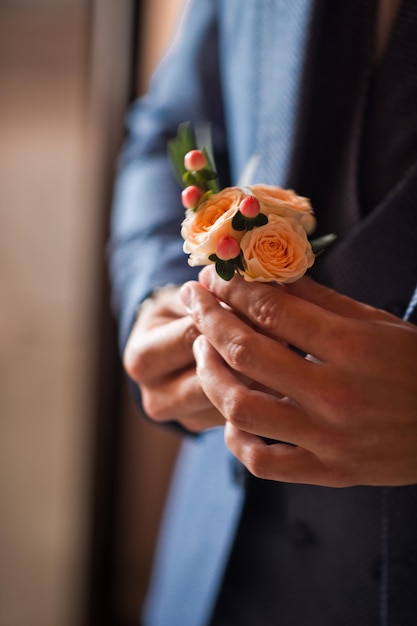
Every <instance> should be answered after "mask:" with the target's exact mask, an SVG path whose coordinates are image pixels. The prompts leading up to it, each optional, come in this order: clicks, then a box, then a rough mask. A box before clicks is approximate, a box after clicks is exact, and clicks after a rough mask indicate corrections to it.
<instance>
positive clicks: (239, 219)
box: [232, 211, 246, 230]
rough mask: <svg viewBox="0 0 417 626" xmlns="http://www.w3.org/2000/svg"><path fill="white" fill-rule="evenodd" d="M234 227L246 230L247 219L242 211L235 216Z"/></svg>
mask: <svg viewBox="0 0 417 626" xmlns="http://www.w3.org/2000/svg"><path fill="white" fill-rule="evenodd" d="M232 228H234V229H235V230H246V219H245V217H244V216H243V215H242V213H241V212H240V211H238V212H237V213H235V215H234V216H233V219H232Z"/></svg>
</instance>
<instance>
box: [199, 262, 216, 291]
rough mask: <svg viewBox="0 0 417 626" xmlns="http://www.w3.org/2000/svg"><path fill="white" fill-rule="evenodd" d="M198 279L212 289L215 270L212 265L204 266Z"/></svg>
mask: <svg viewBox="0 0 417 626" xmlns="http://www.w3.org/2000/svg"><path fill="white" fill-rule="evenodd" d="M198 280H199V281H200V283H201V284H202V285H203V287H205V288H206V289H210V287H211V285H212V283H213V272H212V267H210V266H209V265H207V266H206V267H204V268H203V269H202V270H201V272H200V273H199V275H198Z"/></svg>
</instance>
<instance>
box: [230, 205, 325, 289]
mask: <svg viewBox="0 0 417 626" xmlns="http://www.w3.org/2000/svg"><path fill="white" fill-rule="evenodd" d="M268 218H269V219H268V223H267V224H265V226H260V227H258V228H254V229H253V230H250V231H248V232H247V233H246V234H245V235H244V236H243V238H242V240H241V242H240V245H241V248H242V251H243V257H244V261H245V268H246V271H245V274H244V278H245V279H246V280H248V281H254V280H257V281H260V282H272V281H277V282H280V283H292V282H295V281H296V280H298V279H299V278H301V276H303V274H305V272H306V271H307V269H308V268H309V267H311V266H312V265H313V263H314V253H313V251H312V249H311V246H310V243H309V241H308V239H307V236H306V232H305V230H304V228H303V226H302V225H301V224H300V223H299V221H298V220H296V219H293V218H292V217H282V216H280V215H275V214H274V213H270V214H269V216H268Z"/></svg>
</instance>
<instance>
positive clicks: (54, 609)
mask: <svg viewBox="0 0 417 626" xmlns="http://www.w3.org/2000/svg"><path fill="white" fill-rule="evenodd" d="M182 4H183V0H0V287H1V289H0V626H38V625H39V626H41V625H42V626H95V625H96V624H97V625H100V626H107V625H108V626H130V625H133V624H138V623H139V621H138V615H139V611H140V606H141V603H142V600H143V596H144V593H145V591H146V586H147V583H148V577H149V566H150V561H151V558H152V552H153V549H154V542H155V535H156V530H157V527H158V523H159V519H160V512H161V507H162V504H163V500H164V497H165V493H166V487H167V480H168V478H169V475H170V472H171V469H172V463H173V461H174V459H175V455H176V452H177V447H178V441H177V438H176V436H175V435H173V434H170V433H166V432H165V431H164V430H163V429H160V428H158V427H156V426H153V425H151V424H149V423H147V422H146V421H145V420H143V419H142V418H141V417H140V416H139V415H138V412H137V410H136V409H135V408H134V407H133V406H132V403H131V401H130V398H129V395H128V393H127V392H126V387H125V383H124V379H123V375H122V371H121V367H120V361H119V357H118V354H117V347H116V325H115V322H114V320H113V318H112V315H111V312H110V310H109V286H108V279H107V266H106V255H105V244H106V240H107V233H108V218H109V209H110V204H111V196H112V186H113V180H114V174H115V166H116V158H117V153H118V151H119V149H120V145H121V141H122V139H123V134H124V126H123V118H124V113H125V110H126V107H127V105H128V103H129V101H131V100H132V98H134V97H136V96H137V95H138V94H140V93H141V92H143V91H144V90H145V89H146V85H147V82H148V79H149V75H150V72H151V71H152V68H153V67H154V65H155V63H156V62H157V60H158V58H159V57H160V55H161V53H162V51H163V49H164V48H165V46H166V44H167V42H168V41H169V39H170V37H171V35H172V32H173V29H174V28H175V26H176V23H177V21H178V16H179V11H180V10H181V8H182Z"/></svg>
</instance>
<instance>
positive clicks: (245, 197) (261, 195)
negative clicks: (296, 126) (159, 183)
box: [168, 123, 335, 283]
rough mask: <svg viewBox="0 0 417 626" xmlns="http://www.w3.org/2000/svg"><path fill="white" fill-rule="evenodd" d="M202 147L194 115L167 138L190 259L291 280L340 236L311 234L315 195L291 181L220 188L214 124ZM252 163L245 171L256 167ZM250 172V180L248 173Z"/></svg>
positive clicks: (226, 274) (250, 275)
mask: <svg viewBox="0 0 417 626" xmlns="http://www.w3.org/2000/svg"><path fill="white" fill-rule="evenodd" d="M203 135H204V137H203V143H202V142H201V140H200V142H199V143H200V147H198V144H197V141H196V139H195V137H194V133H193V131H192V129H191V125H190V124H189V123H184V124H181V125H180V126H179V128H178V133H177V136H176V138H175V139H172V140H171V141H170V142H169V143H168V154H169V158H170V160H171V163H172V166H173V169H174V172H175V174H176V176H177V178H178V180H179V182H180V185H181V186H182V187H183V191H182V196H181V197H182V204H183V206H184V208H185V218H184V221H183V222H182V226H181V235H182V237H183V239H184V252H185V253H186V254H188V255H189V256H188V263H189V264H190V265H192V266H197V265H208V264H209V263H214V264H215V266H216V271H217V273H218V274H219V276H221V277H222V278H223V279H224V280H230V279H231V278H232V277H233V275H234V273H235V272H237V273H239V274H241V275H242V276H243V277H244V279H245V280H247V281H262V282H278V283H291V282H294V281H296V280H298V279H299V278H301V277H302V276H303V275H304V274H305V272H306V271H307V270H308V269H309V268H310V267H311V266H312V265H313V263H314V260H315V258H316V256H317V254H318V253H319V252H321V251H322V250H323V249H324V247H325V246H327V245H328V244H329V243H331V242H332V241H333V240H334V239H335V235H327V236H325V237H321V238H320V239H316V240H314V241H310V239H309V235H310V234H311V233H312V232H313V230H314V228H315V224H316V220H315V217H314V214H313V209H312V206H311V204H310V201H309V200H308V199H307V198H304V197H302V196H299V195H298V194H296V193H295V192H294V191H293V190H291V189H282V188H281V187H276V186H273V185H265V184H247V183H248V182H249V181H248V180H247V179H248V175H246V174H245V175H243V178H242V179H241V180H240V181H239V184H238V185H237V186H235V187H226V188H224V189H220V187H219V182H218V177H217V173H216V169H215V164H214V158H213V155H212V153H211V141H210V134H209V132H208V127H207V126H206V127H204V130H203ZM252 165H253V163H249V164H248V168H247V169H246V172H248V171H250V172H252V170H253V169H254V168H253V166H252ZM245 179H246V180H245Z"/></svg>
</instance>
